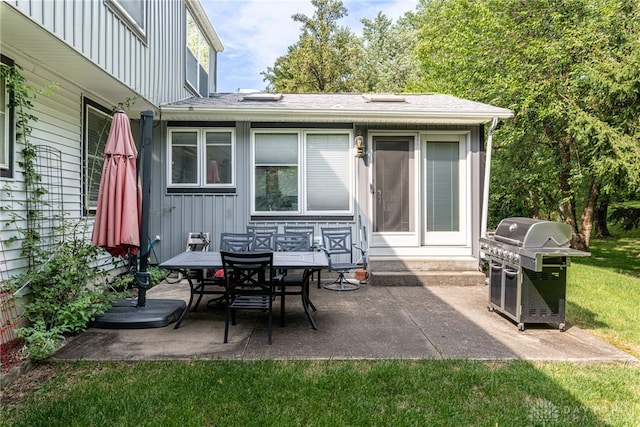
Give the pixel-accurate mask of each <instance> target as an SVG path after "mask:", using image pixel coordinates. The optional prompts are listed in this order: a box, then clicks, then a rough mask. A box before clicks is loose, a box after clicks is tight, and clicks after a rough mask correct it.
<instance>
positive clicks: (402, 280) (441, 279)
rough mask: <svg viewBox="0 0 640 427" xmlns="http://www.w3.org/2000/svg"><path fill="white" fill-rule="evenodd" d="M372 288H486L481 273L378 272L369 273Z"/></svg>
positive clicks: (369, 282)
mask: <svg viewBox="0 0 640 427" xmlns="http://www.w3.org/2000/svg"><path fill="white" fill-rule="evenodd" d="M368 284H369V285H371V286H425V287H429V286H484V285H485V275H484V273H482V272H480V271H468V270H467V271H378V270H371V271H370V272H369V280H368Z"/></svg>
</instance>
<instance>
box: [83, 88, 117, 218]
mask: <svg viewBox="0 0 640 427" xmlns="http://www.w3.org/2000/svg"><path fill="white" fill-rule="evenodd" d="M89 109H92V110H93V111H95V112H97V113H99V114H102V115H103V116H104V117H103V118H107V117H108V118H109V119H110V120H113V115H112V111H111V110H110V109H109V108H107V107H105V106H103V105H100V104H98V103H97V102H95V101H92V100H91V99H89V98H86V97H83V99H82V190H83V191H82V207H83V211H84V215H85V216H93V215H95V213H96V209H97V204H98V199H97V197H98V195H97V194H96V200H95V205H93V206H92V205H91V200H90V188H89V187H90V186H89V177H90V174H89V160H90V159H89V134H88V132H89V129H90V127H89V126H88V124H89V123H88V120H89ZM110 125H111V122H109V126H108V128H107V129H106V138H105V139H104V141H103V143H102V144H100V145H99V148H100V147H101V148H102V151H101V154H100V156H102V154H104V147H105V146H106V144H107V139H108V138H109V131H110V128H111V126H110ZM102 166H103V162H100V167H99V168H98V169H99V172H98V178H99V181H101V180H102ZM98 184H99V182H98Z"/></svg>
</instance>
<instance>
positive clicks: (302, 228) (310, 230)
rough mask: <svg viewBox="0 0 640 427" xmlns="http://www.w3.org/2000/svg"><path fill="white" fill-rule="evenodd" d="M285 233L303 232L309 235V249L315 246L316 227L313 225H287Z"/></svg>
mask: <svg viewBox="0 0 640 427" xmlns="http://www.w3.org/2000/svg"><path fill="white" fill-rule="evenodd" d="M284 233H285V234H302V235H305V236H307V239H308V240H309V249H311V248H313V237H314V236H313V235H314V233H315V228H314V226H313V225H285V226H284Z"/></svg>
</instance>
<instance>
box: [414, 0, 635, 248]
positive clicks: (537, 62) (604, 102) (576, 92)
mask: <svg viewBox="0 0 640 427" xmlns="http://www.w3.org/2000/svg"><path fill="white" fill-rule="evenodd" d="M639 17H640V6H639V5H638V3H637V2H632V1H629V0H595V1H594V0H565V1H551V2H550V1H547V0H529V1H522V2H515V1H511V0H477V1H470V0H423V1H421V2H420V4H419V7H418V13H417V14H416V22H417V25H418V27H419V30H420V44H419V58H420V62H421V66H422V71H423V76H424V79H423V82H422V86H421V87H422V90H423V91H441V92H448V93H451V94H453V95H457V96H461V97H465V98H470V99H473V100H476V101H481V102H487V103H490V104H494V105H499V106H503V107H508V108H511V109H513V110H514V111H515V113H516V116H515V117H514V119H512V120H509V121H507V122H506V123H505V126H503V127H502V128H501V129H500V131H499V132H498V133H497V137H496V139H495V144H496V153H495V156H494V160H495V161H494V165H493V166H494V168H493V171H494V172H495V173H494V174H493V177H492V179H493V181H492V183H491V190H492V193H493V194H492V204H493V206H492V208H491V209H492V215H493V216H494V221H495V220H496V219H499V218H502V217H506V216H512V215H514V214H524V215H526V216H537V217H543V218H544V217H555V216H558V215H559V216H560V217H561V218H562V219H566V220H569V221H571V222H573V223H574V224H577V225H579V226H580V225H581V226H583V227H584V229H585V230H587V231H586V234H588V230H590V229H591V221H593V218H591V217H589V216H588V215H587V216H585V215H582V216H581V217H578V214H579V213H580V212H590V211H591V210H592V209H593V204H594V203H596V200H597V196H598V195H600V196H601V197H607V198H610V197H611V196H615V195H616V194H617V195H626V194H628V193H629V192H637V189H638V187H639V185H638V184H640V180H639V176H638V175H639V172H638V170H637V169H638V168H637V163H638V160H639V159H640V144H639V142H638V140H639V138H640V121H638V117H639V116H640V102H638V101H639V96H640V73H639V72H638V69H640V42H638V41H637V34H639V33H640V19H638V18H639ZM636 197H637V195H636ZM565 215H566V218H565ZM581 238H582V239H583V240H584V242H585V243H586V244H587V245H588V238H589V236H588V235H585V236H581Z"/></svg>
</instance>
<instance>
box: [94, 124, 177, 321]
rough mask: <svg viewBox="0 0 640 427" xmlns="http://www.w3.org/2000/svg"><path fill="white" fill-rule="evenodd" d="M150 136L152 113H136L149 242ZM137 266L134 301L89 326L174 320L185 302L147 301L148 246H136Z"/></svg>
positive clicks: (144, 237)
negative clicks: (138, 248)
mask: <svg viewBox="0 0 640 427" xmlns="http://www.w3.org/2000/svg"><path fill="white" fill-rule="evenodd" d="M152 135H153V112H152V111H143V112H141V113H140V146H141V147H140V148H142V150H138V153H142V154H141V155H139V156H138V164H139V163H140V157H142V160H143V162H142V178H141V180H142V212H141V220H140V242H141V243H142V242H147V241H149V238H148V234H149V233H148V230H149V201H150V196H151V182H150V179H151V140H152ZM138 170H139V168H138ZM140 252H141V253H140V257H139V263H140V265H139V267H138V272H137V273H136V285H137V286H138V299H137V300H120V301H117V302H116V303H115V304H114V305H113V306H112V307H111V309H110V310H109V311H107V312H106V313H104V314H103V315H101V316H98V317H97V318H96V319H95V320H94V321H93V322H92V323H91V327H94V328H103V329H146V328H162V327H164V326H167V325H169V324H170V323H173V322H175V321H177V320H178V318H179V317H180V315H181V314H182V312H183V311H184V310H186V307H187V305H186V304H185V302H184V301H183V300H170V299H151V300H147V298H146V295H147V289H149V288H150V287H151V286H150V275H149V273H148V272H147V264H148V258H149V248H148V247H146V246H145V245H142V244H141V245H140Z"/></svg>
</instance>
